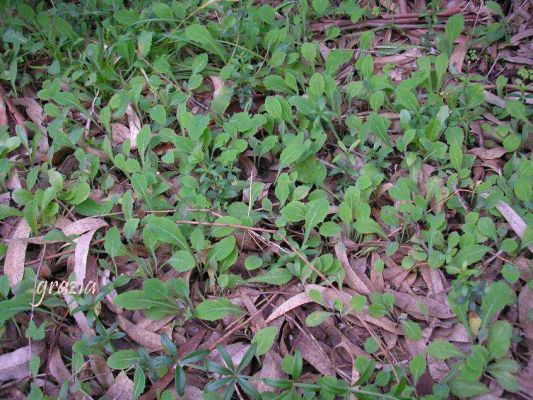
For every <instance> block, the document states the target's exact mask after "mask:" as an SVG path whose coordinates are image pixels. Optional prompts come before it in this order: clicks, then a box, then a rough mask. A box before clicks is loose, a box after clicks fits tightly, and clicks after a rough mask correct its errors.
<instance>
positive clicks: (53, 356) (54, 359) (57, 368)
mask: <svg viewBox="0 0 533 400" xmlns="http://www.w3.org/2000/svg"><path fill="white" fill-rule="evenodd" d="M48 370H49V371H50V374H51V375H52V376H53V377H54V379H55V380H56V382H57V383H59V384H63V382H64V381H68V380H69V379H70V377H71V374H70V372H69V370H68V369H67V367H65V363H64V362H63V359H62V358H61V352H60V351H59V348H58V347H54V348H53V350H52V351H51V352H50V357H48Z"/></svg>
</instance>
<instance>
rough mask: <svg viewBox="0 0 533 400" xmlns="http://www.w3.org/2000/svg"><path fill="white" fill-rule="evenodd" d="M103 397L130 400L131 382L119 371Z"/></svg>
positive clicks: (131, 395)
mask: <svg viewBox="0 0 533 400" xmlns="http://www.w3.org/2000/svg"><path fill="white" fill-rule="evenodd" d="M105 395H106V396H107V397H108V398H110V399H113V400H131V399H132V397H133V381H132V380H131V379H130V378H128V375H126V373H125V372H124V371H121V372H120V373H119V374H118V375H117V377H116V379H115V382H114V383H113V384H112V385H111V386H110V387H109V389H108V390H107V392H106V393H105Z"/></svg>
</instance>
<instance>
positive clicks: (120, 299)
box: [113, 290, 179, 312]
mask: <svg viewBox="0 0 533 400" xmlns="http://www.w3.org/2000/svg"><path fill="white" fill-rule="evenodd" d="M113 303H114V304H115V305H116V306H119V307H122V308H125V309H126V310H150V309H157V310H160V311H164V312H175V311H176V310H178V309H179V308H178V305H177V304H174V303H172V302H171V300H170V299H166V298H164V297H162V298H161V297H160V298H154V297H149V296H148V295H147V293H146V292H145V291H144V290H129V291H127V292H124V293H121V294H119V295H118V296H117V297H115V298H114V300H113Z"/></svg>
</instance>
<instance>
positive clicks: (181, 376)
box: [172, 365, 186, 399]
mask: <svg viewBox="0 0 533 400" xmlns="http://www.w3.org/2000/svg"><path fill="white" fill-rule="evenodd" d="M185 383H186V376H185V371H184V370H183V367H182V366H181V365H177V366H176V372H175V375H174V384H175V386H176V392H178V394H179V395H180V396H183V395H184V394H185ZM172 399H174V396H172Z"/></svg>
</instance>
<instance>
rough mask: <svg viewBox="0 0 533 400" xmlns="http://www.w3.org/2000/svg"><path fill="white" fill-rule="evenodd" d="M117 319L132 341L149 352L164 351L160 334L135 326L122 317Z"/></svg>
mask: <svg viewBox="0 0 533 400" xmlns="http://www.w3.org/2000/svg"><path fill="white" fill-rule="evenodd" d="M117 318H118V322H119V325H120V328H121V329H122V330H123V331H124V332H126V333H127V334H128V336H129V337H130V338H131V339H133V340H134V341H136V342H137V343H139V344H140V345H141V346H143V347H145V348H146V350H148V352H154V351H161V350H162V349H163V346H162V345H161V339H160V338H159V335H158V334H156V333H153V332H150V331H147V330H146V329H143V328H141V327H140V326H138V325H136V324H133V323H132V322H130V321H128V320H127V319H126V318H124V317H122V316H121V315H119V316H117Z"/></svg>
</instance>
